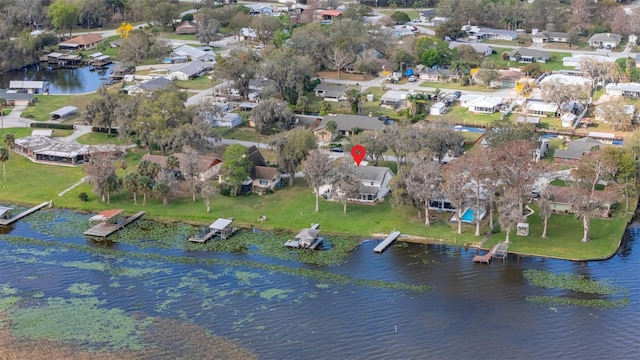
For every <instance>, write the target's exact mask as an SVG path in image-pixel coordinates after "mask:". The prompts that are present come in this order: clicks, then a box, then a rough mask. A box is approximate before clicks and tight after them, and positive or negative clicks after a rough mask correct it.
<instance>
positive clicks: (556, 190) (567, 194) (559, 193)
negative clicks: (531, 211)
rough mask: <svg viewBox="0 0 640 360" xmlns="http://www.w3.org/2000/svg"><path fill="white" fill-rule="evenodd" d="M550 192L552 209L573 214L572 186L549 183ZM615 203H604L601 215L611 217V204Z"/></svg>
mask: <svg viewBox="0 0 640 360" xmlns="http://www.w3.org/2000/svg"><path fill="white" fill-rule="evenodd" d="M548 191H549V194H550V195H551V199H552V200H551V204H550V205H551V211H555V212H558V213H564V214H571V213H573V205H572V202H571V192H572V191H573V189H572V188H571V187H570V186H555V185H549V189H548ZM612 205H613V204H610V203H604V204H602V206H601V207H600V210H601V211H600V212H599V214H598V216H599V217H602V218H609V217H610V216H611V206H612Z"/></svg>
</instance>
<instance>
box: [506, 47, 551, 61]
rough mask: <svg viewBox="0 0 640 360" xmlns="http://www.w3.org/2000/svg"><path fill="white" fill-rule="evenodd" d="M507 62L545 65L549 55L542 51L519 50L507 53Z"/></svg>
mask: <svg viewBox="0 0 640 360" xmlns="http://www.w3.org/2000/svg"><path fill="white" fill-rule="evenodd" d="M507 55H509V60H511V61H517V62H521V63H546V62H547V61H549V53H548V52H546V51H542V50H536V49H529V48H519V49H515V50H512V51H510V52H508V53H507Z"/></svg>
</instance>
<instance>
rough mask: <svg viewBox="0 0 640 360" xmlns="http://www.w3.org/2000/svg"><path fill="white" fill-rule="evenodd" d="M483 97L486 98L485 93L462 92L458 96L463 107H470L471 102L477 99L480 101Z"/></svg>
mask: <svg viewBox="0 0 640 360" xmlns="http://www.w3.org/2000/svg"><path fill="white" fill-rule="evenodd" d="M482 98H484V96H483V95H469V94H462V95H460V97H459V98H458V101H460V106H462V107H463V108H469V105H470V104H472V103H473V102H475V101H479V100H481V99H482Z"/></svg>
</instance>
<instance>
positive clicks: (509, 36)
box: [469, 28, 518, 41]
mask: <svg viewBox="0 0 640 360" xmlns="http://www.w3.org/2000/svg"><path fill="white" fill-rule="evenodd" d="M469 35H471V36H470V37H472V38H475V39H477V40H484V39H489V40H508V41H513V40H515V39H517V38H518V33H517V32H515V31H512V30H503V29H488V28H480V29H478V30H477V31H476V32H475V34H471V33H470V34H469Z"/></svg>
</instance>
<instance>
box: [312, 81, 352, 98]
mask: <svg viewBox="0 0 640 360" xmlns="http://www.w3.org/2000/svg"><path fill="white" fill-rule="evenodd" d="M346 91H347V88H346V87H345V86H342V85H335V84H329V83H320V84H318V86H316V87H315V89H314V92H315V95H316V96H318V97H321V98H322V99H323V100H324V101H330V102H339V101H346V100H347V96H346V94H345V92H346Z"/></svg>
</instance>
